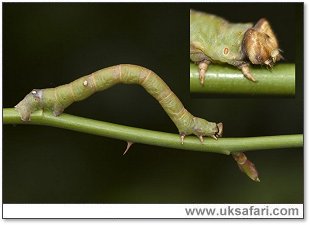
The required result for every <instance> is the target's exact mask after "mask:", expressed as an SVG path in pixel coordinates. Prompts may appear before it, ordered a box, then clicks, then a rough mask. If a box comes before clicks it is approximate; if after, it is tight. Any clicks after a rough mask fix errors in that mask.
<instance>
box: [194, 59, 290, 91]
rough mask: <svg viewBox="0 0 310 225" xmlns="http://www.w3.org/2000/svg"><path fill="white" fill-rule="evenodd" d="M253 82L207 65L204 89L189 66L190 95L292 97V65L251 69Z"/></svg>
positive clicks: (233, 71) (227, 68)
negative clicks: (254, 80)
mask: <svg viewBox="0 0 310 225" xmlns="http://www.w3.org/2000/svg"><path fill="white" fill-rule="evenodd" d="M251 72H252V74H253V76H254V77H255V79H256V80H257V82H252V81H249V80H247V79H246V78H245V77H244V76H243V75H242V73H241V71H240V70H238V69H236V68H233V67H231V66H228V65H210V66H209V67H208V71H207V74H206V79H205V82H204V86H202V85H201V84H200V83H199V78H198V77H199V72H198V67H197V65H195V64H190V91H191V93H194V94H216V95H219V94H220V95H279V96H294V95H295V65H294V64H279V65H276V66H275V67H273V68H272V69H270V70H268V69H266V68H261V67H251Z"/></svg>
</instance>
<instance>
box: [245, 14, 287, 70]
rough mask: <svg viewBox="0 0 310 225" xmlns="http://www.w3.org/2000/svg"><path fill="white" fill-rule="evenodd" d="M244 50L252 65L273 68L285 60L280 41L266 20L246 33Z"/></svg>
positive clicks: (259, 22)
mask: <svg viewBox="0 0 310 225" xmlns="http://www.w3.org/2000/svg"><path fill="white" fill-rule="evenodd" d="M242 49H243V52H244V53H245V54H246V56H247V57H248V58H249V60H250V61H251V63H252V64H260V65H266V66H269V67H272V66H273V65H274V64H275V63H276V62H277V61H279V60H281V59H283V57H282V55H281V54H280V52H281V50H280V49H279V45H278V40H277V38H276V36H275V34H274V32H273V31H272V29H271V26H270V24H269V22H268V21H267V20H266V19H260V20H259V21H258V22H257V23H256V25H255V26H254V27H252V28H250V29H248V30H247V31H246V32H245V34H244V38H243V42H242Z"/></svg>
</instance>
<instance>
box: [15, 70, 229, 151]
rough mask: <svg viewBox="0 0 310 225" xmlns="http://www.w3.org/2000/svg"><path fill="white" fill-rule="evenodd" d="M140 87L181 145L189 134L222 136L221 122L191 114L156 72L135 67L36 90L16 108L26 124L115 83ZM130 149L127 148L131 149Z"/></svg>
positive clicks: (56, 113)
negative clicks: (168, 121) (34, 115)
mask: <svg viewBox="0 0 310 225" xmlns="http://www.w3.org/2000/svg"><path fill="white" fill-rule="evenodd" d="M118 83H123V84H139V85H141V86H142V87H144V89H145V90H146V91H147V92H148V93H149V94H150V95H152V96H153V97H154V98H155V99H156V100H157V101H158V102H159V104H161V106H162V107H163V109H164V110H165V111H166V113H167V114H168V116H169V117H170V118H171V120H172V121H173V122H174V124H175V125H176V127H177V128H178V130H179V133H180V137H181V143H182V144H183V141H184V138H185V136H187V135H191V134H194V135H196V136H197V137H199V139H200V141H201V142H203V137H205V136H209V137H212V138H214V139H217V138H218V137H221V135H222V132H223V124H222V123H217V124H216V123H213V122H209V121H207V120H205V119H202V118H199V117H195V116H193V115H192V114H191V113H189V112H188V111H187V110H186V109H185V107H184V106H183V104H182V102H181V101H180V100H179V99H178V97H177V96H176V95H175V94H174V93H173V92H172V91H171V89H170V88H169V87H168V85H167V84H166V83H165V82H164V81H163V80H162V79H161V78H160V77H159V76H158V75H156V74H155V73H154V72H153V71H151V70H149V69H146V68H144V67H141V66H136V65H129V64H123V65H117V66H111V67H108V68H105V69H102V70H99V71H96V72H94V73H92V74H90V75H86V76H84V77H81V78H79V79H77V80H75V81H72V82H71V83H69V84H65V85H61V86H58V87H55V88H46V89H34V90H32V91H31V92H30V93H29V94H28V95H26V97H25V98H24V99H23V100H22V101H21V102H19V103H18V104H17V105H16V106H15V109H16V110H17V111H18V113H19V114H20V117H21V119H22V120H23V121H29V120H30V116H31V113H32V112H35V111H37V110H40V109H44V110H50V111H52V112H53V113H54V115H55V116H58V115H60V114H61V113H62V112H63V111H64V109H65V108H67V107H68V106H69V105H71V104H72V103H73V102H76V101H81V100H83V99H85V98H87V97H89V96H90V95H92V94H94V93H95V92H97V91H102V90H105V89H107V88H109V87H111V86H113V85H115V84H118ZM129 147H130V146H129ZM129 147H127V149H128V148H129Z"/></svg>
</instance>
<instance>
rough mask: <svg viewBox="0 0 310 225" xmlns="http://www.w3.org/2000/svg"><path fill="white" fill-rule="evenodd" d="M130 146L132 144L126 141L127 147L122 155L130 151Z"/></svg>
mask: <svg viewBox="0 0 310 225" xmlns="http://www.w3.org/2000/svg"><path fill="white" fill-rule="evenodd" d="M132 145H133V142H131V141H127V147H126V149H125V151H124V153H123V155H125V154H126V153H127V151H128V150H129V149H130V147H131V146H132Z"/></svg>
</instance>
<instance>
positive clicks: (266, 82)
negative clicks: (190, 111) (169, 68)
mask: <svg viewBox="0 0 310 225" xmlns="http://www.w3.org/2000/svg"><path fill="white" fill-rule="evenodd" d="M275 11H277V12H279V13H277V14H275V13H274V12H275ZM302 41H303V18H302V14H301V9H300V8H299V7H298V3H297V4H294V3H278V4H269V3H208V4H192V5H191V10H190V61H191V62H192V64H191V66H190V77H191V79H190V90H191V93H192V94H193V95H194V94H196V95H200V96H203V95H208V96H210V95H213V96H221V95H222V96H232V95H233V96H238V95H239V96H245V97H247V96H282V97H283V96H286V97H292V96H295V88H296V82H295V80H297V82H298V81H299V80H300V81H301V80H302V77H303V74H302V68H303V65H302V62H303V44H302ZM296 76H297V77H298V78H296Z"/></svg>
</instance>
